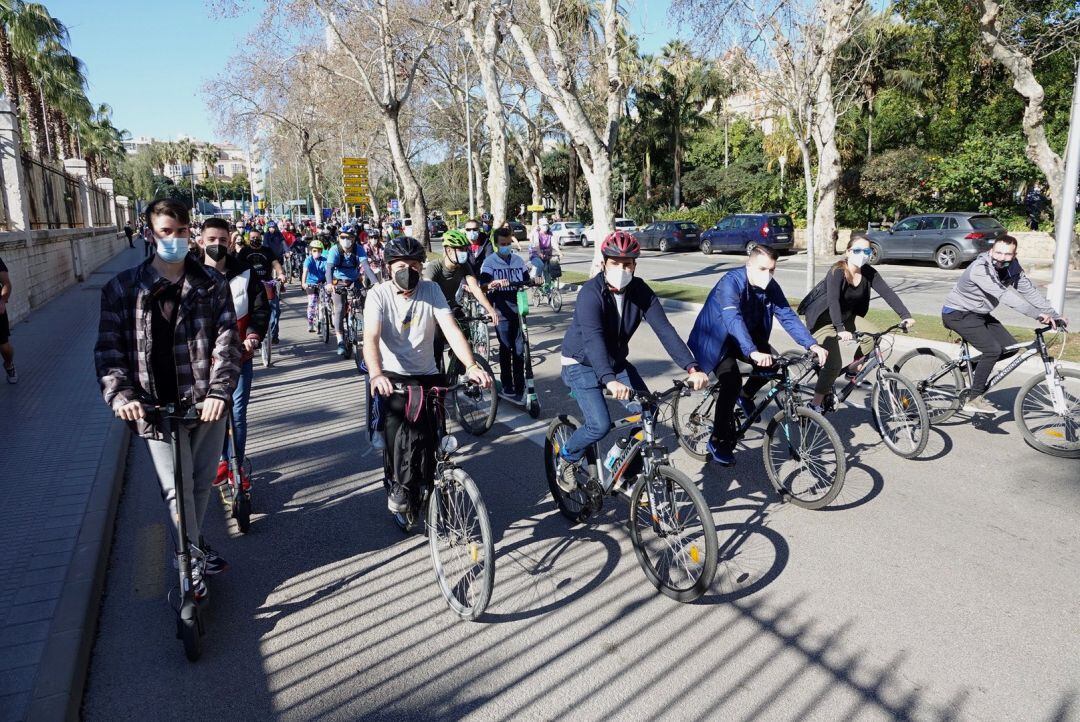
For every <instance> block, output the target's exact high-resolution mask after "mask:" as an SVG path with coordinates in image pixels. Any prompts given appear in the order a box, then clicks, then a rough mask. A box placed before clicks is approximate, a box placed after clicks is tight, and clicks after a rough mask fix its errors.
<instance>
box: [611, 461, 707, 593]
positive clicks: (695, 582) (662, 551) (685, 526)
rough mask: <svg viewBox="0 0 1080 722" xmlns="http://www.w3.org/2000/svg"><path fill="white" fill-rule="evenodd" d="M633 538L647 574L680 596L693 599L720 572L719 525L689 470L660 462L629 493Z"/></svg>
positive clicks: (663, 590)
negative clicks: (717, 562)
mask: <svg viewBox="0 0 1080 722" xmlns="http://www.w3.org/2000/svg"><path fill="white" fill-rule="evenodd" d="M630 539H631V541H632V542H633V543H634V553H635V554H636V555H637V559H638V563H639V564H641V569H642V571H643V572H645V576H646V577H647V578H648V579H649V581H650V582H652V584H653V586H655V587H656V588H657V589H658V590H660V592H661V593H663V594H664V595H666V596H668V597H671V598H672V599H674V600H675V601H677V602H692V601H694V600H695V599H697V598H698V597H700V596H701V595H702V594H704V593H705V591H706V590H707V589H708V588H709V585H710V584H712V580H713V575H714V574H715V573H716V555H717V551H716V547H717V544H716V525H715V524H714V523H713V518H712V510H710V509H709V505H708V504H707V503H706V502H705V497H704V496H702V494H701V492H700V491H698V488H697V487H696V486H695V485H694V483H693V482H692V481H690V479H688V478H687V477H686V475H685V474H683V473H682V472H680V471H678V470H677V469H673V468H671V467H670V466H659V467H657V469H656V473H655V475H654V476H653V477H652V478H651V479H649V478H646V477H645V476H642V477H641V478H639V479H638V481H637V483H636V484H634V488H633V490H632V491H631V493H630Z"/></svg>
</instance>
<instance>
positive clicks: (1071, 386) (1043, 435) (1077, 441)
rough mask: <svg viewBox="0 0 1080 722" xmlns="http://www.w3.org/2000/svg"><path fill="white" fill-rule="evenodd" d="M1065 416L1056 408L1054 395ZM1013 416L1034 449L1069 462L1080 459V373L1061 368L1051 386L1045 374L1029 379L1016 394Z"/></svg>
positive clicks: (1025, 439)
mask: <svg viewBox="0 0 1080 722" xmlns="http://www.w3.org/2000/svg"><path fill="white" fill-rule="evenodd" d="M1058 393H1060V398H1059V402H1060V403H1062V405H1063V407H1064V411H1065V413H1064V414H1059V413H1058V412H1057V411H1056V410H1055V409H1054V396H1055V395H1057V394H1058ZM1013 417H1015V418H1016V424H1017V426H1019V427H1020V434H1021V435H1022V436H1023V437H1024V441H1026V442H1027V443H1028V444H1029V445H1030V446H1031V447H1032V448H1034V449H1037V450H1038V451H1041V452H1043V453H1044V454H1050V455H1051V456H1060V457H1062V458H1065V459H1080V371H1074V370H1072V369H1062V368H1059V369H1057V379H1056V381H1055V382H1054V384H1053V387H1051V384H1050V380H1049V379H1047V377H1046V374H1045V373H1041V374H1037V375H1036V376H1032V377H1031V378H1030V379H1028V380H1027V381H1026V382H1025V383H1024V385H1023V386H1021V387H1020V391H1019V393H1017V394H1016V402H1015V404H1014V407H1013Z"/></svg>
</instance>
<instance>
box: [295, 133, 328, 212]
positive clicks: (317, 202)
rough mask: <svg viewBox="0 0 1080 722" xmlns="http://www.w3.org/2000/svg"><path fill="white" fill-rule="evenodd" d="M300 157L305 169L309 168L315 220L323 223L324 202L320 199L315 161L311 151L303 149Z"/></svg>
mask: <svg viewBox="0 0 1080 722" xmlns="http://www.w3.org/2000/svg"><path fill="white" fill-rule="evenodd" d="M300 155H302V156H303V158H304V167H305V168H307V177H308V185H309V186H311V205H312V210H313V211H314V213H315V218H316V219H318V221H319V222H320V223H321V222H322V209H323V207H322V201H321V199H320V198H319V192H318V188H319V184H318V182H317V181H318V178H317V176H316V173H315V160H314V158H312V157H311V150H310V149H307V148H303V149H301V151H300Z"/></svg>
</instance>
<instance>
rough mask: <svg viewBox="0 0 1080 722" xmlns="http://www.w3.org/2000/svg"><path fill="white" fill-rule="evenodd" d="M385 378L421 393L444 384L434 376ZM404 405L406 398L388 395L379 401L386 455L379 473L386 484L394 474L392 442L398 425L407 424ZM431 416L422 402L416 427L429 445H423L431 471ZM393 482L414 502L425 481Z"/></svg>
mask: <svg viewBox="0 0 1080 722" xmlns="http://www.w3.org/2000/svg"><path fill="white" fill-rule="evenodd" d="M386 376H387V378H389V379H390V380H391V381H394V382H397V383H402V384H412V385H416V386H422V387H424V388H425V389H428V388H430V387H432V386H443V385H445V384H446V379H445V378H444V377H443V376H442V375H440V374H434V375H431V376H399V375H397V374H389V373H388V374H386ZM407 402H408V396H407V395H405V394H398V393H394V394H391V395H390V396H389V397H387V398H384V399H382V400H381V414H382V416H383V419H384V420H385V421H384V424H385V426H384V430H383V433H384V434H385V439H386V451H385V452H384V454H383V470H384V471H385V472H386V479H387V480H390V479H391V478H392V477H393V473H394V440H395V439H396V438H397V434H398V431H399V430H400V429H401V427H402V425H404V424H407V423H411V422H409V421H408V420H406V418H405V406H406V403H407ZM432 416H433V415H432V414H431V412H430V407H429V406H428V404H427V401H426V400H425V402H424V408H423V411H422V412H421V414H420V418H419V419H418V420H417V421H416V423H417V424H419V425H421V426H422V428H423V432H424V434H425V437H426V438H427V439H428V441H429V443H428V445H427V447H428V448H427V449H425V452H426V454H427V461H426V464H425V465H426V466H428V467H429V468H432V469H434V464H435V438H436V429H435V419H434V418H432ZM394 481H398V482H400V483H401V484H403V485H404V486H405V488H406V489H407V490H408V491H409V493H410V495H412V497H413V498H414V499H416V498H419V497H418V495H419V493H420V489H421V488H422V487H421V484H423V483H424V482H425V481H429V480H424V479H417V478H412V479H394Z"/></svg>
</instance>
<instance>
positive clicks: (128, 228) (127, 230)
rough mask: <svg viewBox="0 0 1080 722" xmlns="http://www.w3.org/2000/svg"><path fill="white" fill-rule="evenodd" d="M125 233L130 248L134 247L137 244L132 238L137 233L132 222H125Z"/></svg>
mask: <svg viewBox="0 0 1080 722" xmlns="http://www.w3.org/2000/svg"><path fill="white" fill-rule="evenodd" d="M124 235H125V236H127V241H128V248H134V247H135V244H134V243H133V242H132V240H131V239H132V237H133V236H134V235H135V229H134V228H132V227H131V224H130V223H125V224H124Z"/></svg>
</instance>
